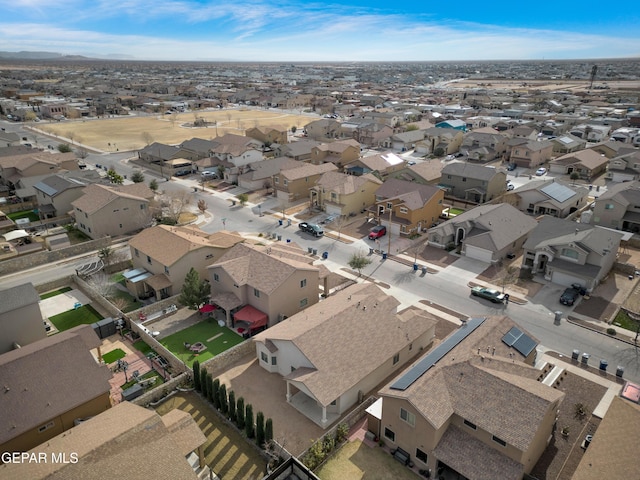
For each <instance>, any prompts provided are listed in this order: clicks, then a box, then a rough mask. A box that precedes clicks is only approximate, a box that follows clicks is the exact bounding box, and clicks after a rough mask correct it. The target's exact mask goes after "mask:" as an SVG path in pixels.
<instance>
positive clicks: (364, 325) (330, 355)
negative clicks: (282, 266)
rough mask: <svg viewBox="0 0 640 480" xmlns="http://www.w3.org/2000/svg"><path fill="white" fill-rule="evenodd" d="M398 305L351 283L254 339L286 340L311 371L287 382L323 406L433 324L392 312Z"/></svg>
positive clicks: (415, 314)
mask: <svg viewBox="0 0 640 480" xmlns="http://www.w3.org/2000/svg"><path fill="white" fill-rule="evenodd" d="M398 305H399V302H398V300H396V299H395V298H393V297H390V296H388V295H386V294H385V293H384V292H382V290H380V288H379V287H377V286H376V285H374V284H357V285H353V286H351V287H349V288H346V289H344V290H342V291H340V292H339V293H338V294H336V295H333V296H331V297H329V298H328V299H326V300H324V301H322V302H320V303H317V304H315V305H313V306H311V307H309V308H307V309H305V310H303V311H302V312H300V313H297V314H295V315H294V316H292V317H290V318H288V319H286V320H285V321H283V322H280V323H278V324H277V325H274V326H273V327H271V328H269V329H268V330H266V331H264V332H261V333H260V334H258V335H256V336H255V337H254V339H255V341H259V342H267V341H269V340H271V342H272V343H275V344H277V343H279V342H285V341H290V342H292V343H293V344H294V345H295V346H296V347H297V348H298V350H299V351H300V352H302V354H303V355H304V356H305V358H307V359H308V360H309V361H310V362H311V364H312V365H313V366H314V367H315V368H312V369H308V368H307V369H298V370H296V371H295V372H293V373H292V374H291V375H290V376H288V377H287V378H288V379H291V380H296V381H299V382H302V383H304V385H305V386H306V388H308V389H309V391H310V392H311V393H312V394H313V396H314V397H315V398H316V399H317V400H318V401H319V402H320V403H321V404H322V405H329V404H330V403H331V402H332V401H334V400H335V399H336V398H338V397H339V396H340V395H341V394H343V393H345V392H346V391H347V390H349V389H350V388H352V387H353V386H354V385H356V384H357V383H358V382H359V381H361V380H362V379H363V378H365V377H367V376H368V375H370V374H371V373H373V372H374V371H375V370H376V369H377V368H379V367H380V366H381V365H383V364H384V363H385V362H387V361H389V359H391V358H392V357H393V355H395V354H396V353H398V352H399V351H400V350H401V349H402V348H404V347H405V346H406V345H408V344H409V343H411V342H412V341H414V340H415V339H416V338H417V337H419V336H420V335H422V334H423V333H424V332H426V331H428V329H429V328H431V327H433V325H434V324H435V322H436V320H435V319H434V318H433V317H431V316H430V315H429V314H427V313H426V312H424V311H422V310H407V311H405V312H403V313H402V314H397V313H396V310H397V308H398ZM356 338H357V341H354V339H356ZM327 346H330V348H327ZM345 365H349V368H344V367H345Z"/></svg>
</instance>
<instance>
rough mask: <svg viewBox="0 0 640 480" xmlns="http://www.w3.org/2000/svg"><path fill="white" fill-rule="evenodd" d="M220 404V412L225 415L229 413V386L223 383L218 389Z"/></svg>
mask: <svg viewBox="0 0 640 480" xmlns="http://www.w3.org/2000/svg"><path fill="white" fill-rule="evenodd" d="M218 397H219V400H218V402H219V403H220V411H221V412H222V413H224V414H225V415H226V414H227V412H228V411H229V398H228V397H227V386H226V385H225V384H224V383H223V384H222V385H220V388H219V389H218Z"/></svg>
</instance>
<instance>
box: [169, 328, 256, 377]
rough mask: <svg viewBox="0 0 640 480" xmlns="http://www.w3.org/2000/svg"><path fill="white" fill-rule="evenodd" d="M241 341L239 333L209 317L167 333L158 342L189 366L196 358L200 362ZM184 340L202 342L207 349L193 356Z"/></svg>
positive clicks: (191, 342)
mask: <svg viewBox="0 0 640 480" xmlns="http://www.w3.org/2000/svg"><path fill="white" fill-rule="evenodd" d="M242 341H243V338H242V337H241V336H240V335H238V334H237V333H235V332H233V331H232V330H229V329H228V328H227V327H221V326H220V325H218V324H217V323H216V322H215V321H213V320H211V319H210V320H203V321H202V322H200V323H197V324H195V325H193V326H191V327H189V328H185V329H184V330H181V331H179V332H176V333H174V334H173V335H169V336H168V337H165V338H163V339H162V340H160V343H162V345H164V346H165V347H167V348H168V349H169V350H171V352H172V353H173V354H174V355H175V356H176V357H178V358H179V359H180V360H182V361H183V362H185V363H186V364H187V365H188V366H189V368H191V366H192V365H193V362H194V360H196V359H197V360H199V361H200V363H202V362H205V361H207V360H209V359H210V358H213V357H214V356H216V355H218V354H219V353H222V352H224V351H225V350H228V349H230V348H231V347H233V346H235V345H238V344H239V343H242ZM185 342H186V343H190V344H192V345H193V344H194V343H196V342H202V343H204V344H205V345H206V346H207V349H206V350H205V351H203V352H201V353H200V354H199V355H198V356H195V355H194V353H193V352H191V351H189V350H187V349H186V348H185V346H184V344H185Z"/></svg>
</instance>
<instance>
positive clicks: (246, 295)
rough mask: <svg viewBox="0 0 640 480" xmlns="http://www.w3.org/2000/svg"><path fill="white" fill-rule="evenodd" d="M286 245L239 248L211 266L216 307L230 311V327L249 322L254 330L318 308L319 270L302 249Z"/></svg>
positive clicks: (236, 246)
mask: <svg viewBox="0 0 640 480" xmlns="http://www.w3.org/2000/svg"><path fill="white" fill-rule="evenodd" d="M286 245H287V246H286V247H284V246H280V245H271V246H268V247H266V246H259V245H248V244H244V243H240V244H237V245H235V246H234V247H233V248H231V249H230V250H229V251H227V252H226V253H225V254H224V255H222V256H221V257H220V258H218V260H217V261H216V262H214V263H213V264H211V265H209V267H208V270H209V274H208V278H209V280H210V282H211V302H212V303H213V304H215V305H217V306H218V307H220V308H222V309H223V310H224V311H225V313H226V316H227V324H228V325H231V324H232V321H233V322H234V323H235V321H246V322H249V323H251V326H250V328H249V330H250V331H254V330H257V329H259V328H262V327H266V326H272V325H275V324H276V323H278V322H281V321H282V320H284V319H285V318H287V317H290V316H292V315H295V314H296V313H298V312H300V311H302V310H304V309H305V308H307V307H308V306H311V305H314V304H316V303H318V299H319V296H320V291H319V284H320V270H319V268H318V267H315V266H313V265H312V264H311V262H312V261H313V259H312V258H310V257H308V256H306V255H304V252H303V251H302V250H301V249H300V248H296V247H295V246H293V244H290V243H287V244H286ZM241 307H242V308H241ZM245 309H246V310H245ZM242 310H245V311H244V312H242ZM243 313H244V315H243ZM232 315H233V318H232ZM238 315H239V316H238Z"/></svg>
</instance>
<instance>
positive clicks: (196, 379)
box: [193, 360, 200, 392]
mask: <svg viewBox="0 0 640 480" xmlns="http://www.w3.org/2000/svg"><path fill="white" fill-rule="evenodd" d="M193 387H194V388H195V389H196V392H199V391H200V362H199V361H198V360H196V361H195V362H193Z"/></svg>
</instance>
